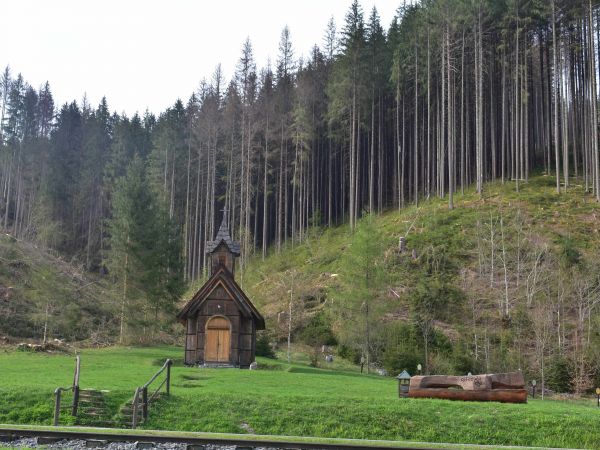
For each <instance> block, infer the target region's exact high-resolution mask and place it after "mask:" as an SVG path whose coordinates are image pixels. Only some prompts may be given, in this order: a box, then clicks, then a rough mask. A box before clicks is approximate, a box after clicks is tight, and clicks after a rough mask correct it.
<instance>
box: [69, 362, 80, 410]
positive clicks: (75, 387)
mask: <svg viewBox="0 0 600 450" xmlns="http://www.w3.org/2000/svg"><path fill="white" fill-rule="evenodd" d="M80 364H81V359H80V358H79V355H77V357H76V358H75V375H74V376H73V409H72V410H71V415H72V416H73V417H76V416H77V407H78V406H79V367H80Z"/></svg>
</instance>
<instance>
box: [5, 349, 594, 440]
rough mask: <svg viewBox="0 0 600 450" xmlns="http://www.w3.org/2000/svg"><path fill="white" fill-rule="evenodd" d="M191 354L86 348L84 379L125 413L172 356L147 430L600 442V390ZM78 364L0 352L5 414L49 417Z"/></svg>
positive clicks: (23, 418) (29, 419)
mask: <svg viewBox="0 0 600 450" xmlns="http://www.w3.org/2000/svg"><path fill="white" fill-rule="evenodd" d="M181 355H182V350H181V349H180V348H178V347H146V348H129V347H115V348H107V349H87V350H82V351H81V381H80V385H81V387H82V388H83V389H85V388H96V389H105V390H108V391H109V392H108V393H107V394H106V398H107V400H108V404H109V405H110V408H111V409H112V410H113V411H114V413H115V414H116V413H117V411H118V409H119V407H120V405H122V404H123V403H125V402H126V401H127V400H128V399H130V398H131V397H132V396H133V392H134V390H135V388H136V387H137V386H140V385H141V384H143V383H144V382H145V381H147V380H148V379H149V378H150V377H151V376H152V374H153V373H154V372H155V371H156V370H158V369H159V367H160V366H161V365H162V364H163V362H164V361H165V359H166V358H172V359H173V360H174V361H175V364H174V367H173V372H172V395H171V396H170V397H167V398H163V399H161V400H160V401H159V402H158V403H157V404H156V405H155V406H153V407H152V408H151V409H150V415H149V420H148V421H147V422H146V423H144V424H143V426H142V428H144V429H148V430H151V429H157V430H178V431H202V432H213V433H217V432H218V433H240V434H257V435H286V436H316V437H321V438H347V439H378V440H379V439H383V440H393V441H418V442H449V443H463V444H488V445H528V446H540V447H548V446H550V447H569V448H600V430H599V429H598V427H597V424H598V421H599V420H600V408H597V407H596V403H595V401H594V400H593V399H587V400H578V401H558V400H544V401H541V400H538V399H536V400H530V401H529V403H527V404H519V405H517V404H501V403H493V402H491V403H476V402H471V403H469V402H464V403H463V402H451V401H445V400H426V399H398V394H397V382H396V380H395V379H393V378H391V377H382V376H378V375H361V374H360V373H359V371H358V370H357V368H356V367H354V366H351V365H350V364H347V363H344V362H343V361H338V362H336V363H334V364H335V368H334V369H332V368H329V366H328V368H313V367H310V366H308V365H307V364H305V363H301V362H297V363H292V364H287V363H286V362H284V361H282V360H280V359H277V360H271V359H264V358H258V364H259V367H260V369H259V370H256V371H249V370H237V369H198V368H190V367H183V366H182V364H181ZM73 366H74V358H73V356H72V355H66V354H40V353H25V352H16V351H4V352H2V353H0V368H1V369H0V370H1V373H2V376H1V377H0V423H5V424H8V423H12V424H45V425H49V424H50V423H51V417H52V411H53V392H54V389H55V388H56V387H58V386H68V385H69V384H70V383H71V381H72V374H73ZM61 423H63V424H65V425H69V424H72V419H71V418H68V417H63V418H61Z"/></svg>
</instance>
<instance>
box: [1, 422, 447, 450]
mask: <svg viewBox="0 0 600 450" xmlns="http://www.w3.org/2000/svg"><path fill="white" fill-rule="evenodd" d="M152 431H153V432H156V431H155V430H152ZM0 436H2V437H8V438H10V439H13V440H15V439H18V438H25V437H27V438H35V437H44V438H56V439H67V440H96V441H111V442H152V443H156V444H159V443H176V444H191V445H194V444H195V445H207V444H211V445H221V446H229V447H231V446H239V447H244V448H252V447H261V448H265V447H268V448H277V449H286V450H291V449H300V450H384V449H396V450H440V449H443V448H444V447H436V448H435V449H434V448H428V447H409V446H403V445H393V443H390V442H385V443H382V445H375V444H371V445H366V444H361V443H360V442H358V441H357V443H356V444H353V443H349V444H345V443H344V444H342V443H339V444H338V443H330V442H306V441H302V440H301V441H294V440H293V439H292V438H290V439H289V440H274V439H269V436H265V438H266V439H256V440H253V439H235V438H218V437H201V436H185V435H170V434H164V435H160V434H152V435H148V434H144V433H130V432H128V433H124V434H117V433H102V432H92V431H80V430H45V429H44V430H30V429H22V428H8V427H0ZM386 444H387V445H386ZM441 445H444V444H441ZM457 447H458V446H457ZM457 447H455V446H451V447H447V448H448V449H452V448H457Z"/></svg>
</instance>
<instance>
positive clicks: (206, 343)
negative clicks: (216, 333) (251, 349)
mask: <svg viewBox="0 0 600 450" xmlns="http://www.w3.org/2000/svg"><path fill="white" fill-rule="evenodd" d="M217 318H221V319H225V320H226V321H227V324H228V325H229V326H228V328H227V331H228V332H229V351H228V354H229V358H228V359H227V361H208V360H207V359H206V348H207V345H208V325H209V324H210V322H211V321H212V320H213V319H217ZM214 329H215V330H225V328H214ZM231 335H232V324H231V320H229V317H227V316H224V315H222V314H215V315H214V316H210V317H209V318H208V320H207V321H206V324H205V325H204V336H205V337H204V361H205V362H219V363H223V362H231V345H232V342H231ZM217 359H218V355H217Z"/></svg>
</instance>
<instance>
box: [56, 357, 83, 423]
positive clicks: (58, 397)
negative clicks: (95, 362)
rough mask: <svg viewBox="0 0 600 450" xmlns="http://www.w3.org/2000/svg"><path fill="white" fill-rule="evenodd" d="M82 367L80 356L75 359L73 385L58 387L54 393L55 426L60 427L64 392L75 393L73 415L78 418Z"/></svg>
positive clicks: (72, 406) (72, 407)
mask: <svg viewBox="0 0 600 450" xmlns="http://www.w3.org/2000/svg"><path fill="white" fill-rule="evenodd" d="M80 367H81V359H80V358H79V355H77V357H76V358H75V373H74V374H73V385H72V386H70V387H57V388H56V390H55V391H54V396H55V397H56V398H55V401H54V421H53V423H54V426H55V427H57V426H58V422H59V420H60V403H61V397H62V393H63V392H69V391H72V392H73V404H72V405H71V407H70V409H71V415H72V416H73V417H75V416H77V406H78V404H79V373H80Z"/></svg>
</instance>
